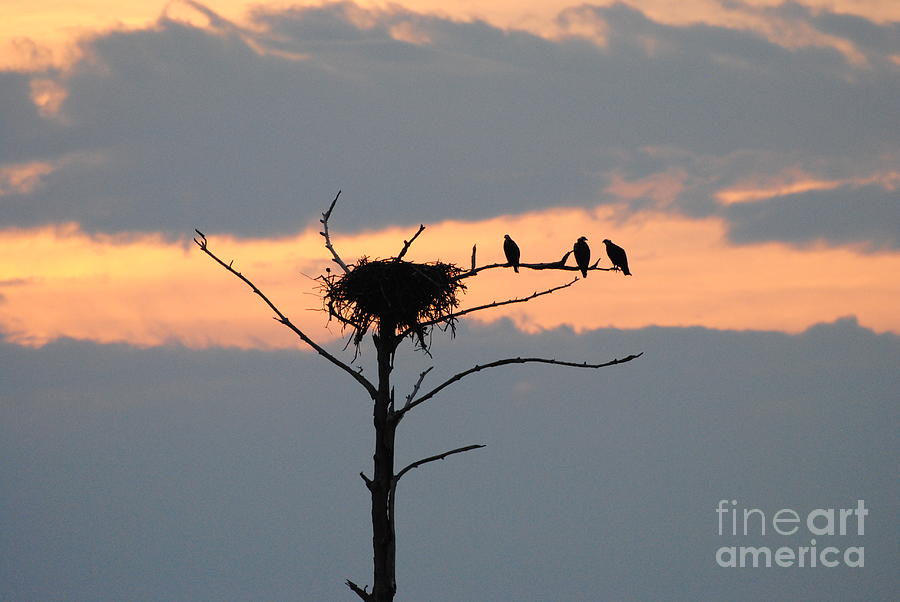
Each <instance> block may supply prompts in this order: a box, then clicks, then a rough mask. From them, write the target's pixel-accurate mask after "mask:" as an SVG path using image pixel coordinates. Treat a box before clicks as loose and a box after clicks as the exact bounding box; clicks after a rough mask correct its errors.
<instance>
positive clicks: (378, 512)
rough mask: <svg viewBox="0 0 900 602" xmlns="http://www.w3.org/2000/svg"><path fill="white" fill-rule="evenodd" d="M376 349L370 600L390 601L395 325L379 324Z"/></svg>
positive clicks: (392, 582)
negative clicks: (376, 390)
mask: <svg viewBox="0 0 900 602" xmlns="http://www.w3.org/2000/svg"><path fill="white" fill-rule="evenodd" d="M375 347H376V349H377V352H378V394H377V395H376V397H375V408H374V413H373V414H374V415H373V419H374V423H375V456H374V463H375V474H374V477H373V478H372V481H371V484H370V487H369V488H370V490H371V493H372V549H373V553H374V566H375V574H374V578H373V585H372V597H371V599H372V600H373V601H374V602H392V601H393V599H394V594H395V593H396V591H397V582H396V541H395V532H394V516H393V514H394V512H393V500H392V499H391V498H392V493H393V491H392V490H393V481H394V435H395V433H396V428H397V421H396V418H395V415H394V411H393V407H392V406H393V399H392V398H393V391H392V390H391V370H392V369H393V366H392V363H393V355H394V350H395V349H396V347H397V335H396V327H395V326H394V325H393V324H390V323H382V324H380V325H379V328H378V336H377V337H376V338H375Z"/></svg>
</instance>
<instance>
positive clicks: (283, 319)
mask: <svg viewBox="0 0 900 602" xmlns="http://www.w3.org/2000/svg"><path fill="white" fill-rule="evenodd" d="M333 206H334V204H333V203H332V207H333ZM329 211H330V209H329ZM195 232H196V233H197V234H198V235H199V236H200V238H199V239H197V238H195V239H194V242H195V243H197V246H198V247H200V250H201V251H203V252H204V253H206V254H207V255H209V256H210V257H212V258H213V259H214V260H215V262H216V263H218V264H219V265H220V266H222V267H223V268H225V269H226V270H228V271H229V272H231V273H232V274H234V275H235V276H237V277H238V278H239V279H240V280H242V281H243V282H244V284H246V285H247V286H249V287H250V288H251V290H253V292H254V293H256V294H257V295H259V297H260V299H262V300H263V301H264V302H265V303H266V305H268V306H269V308H270V309H271V310H272V311H273V312H275V315H276V316H277V317H276V318H275V320H276V321H277V322H280V323H281V324H284V325H285V326H287V327H288V328H289V329H291V331H292V332H293V333H294V334H296V335H297V336H298V337H300V339H301V340H303V342H304V343H306V344H307V345H309V346H310V347H312V348H313V349H314V350H315V351H316V353H318V354H319V355H321V356H322V357H324V358H325V359H327V360H328V361H329V362H331V363H332V364H334V365H335V366H337V367H338V368H340V369H341V370H343V371H344V372H346V373H347V374H349V375H350V376H352V377H353V378H354V379H355V380H356V381H357V382H358V383H359V384H361V385H362V386H363V388H365V390H366V391H367V392H368V393H369V396H371V397H372V399H375V396H376V395H377V394H378V390H377V389H376V388H375V385H373V384H372V383H370V382H369V380H368V379H367V378H366V377H364V376H363V375H362V374H360V373H359V372H357V371H356V370H354V369H353V368H351V367H350V366H348V365H347V364H345V363H344V362H342V361H341V360H339V359H338V358H336V357H334V356H333V355H331V354H330V353H329V352H328V351H327V350H326V349H325V348H324V347H322V346H321V345H319V344H318V343H316V342H315V341H314V340H312V339H311V338H309V336H308V335H307V334H306V333H305V332H303V331H302V330H300V329H299V328H297V326H295V325H294V323H293V322H291V321H290V319H289V318H288V317H287V316H286V315H284V314H283V313H281V310H280V309H278V308H277V307H276V306H275V304H274V303H272V301H271V300H270V299H269V298H268V297H267V296H266V295H265V293H263V292H262V291H261V290H259V288H258V287H257V286H256V285H255V284H253V283H252V282H251V281H250V280H249V279H248V278H247V277H246V276H244V275H243V274H241V273H240V272H238V271H237V270H235V269H234V268H233V267H232V263H233V262H229V263H225V262H224V261H222V260H221V259H219V257H218V256H217V255H216V254H215V253H213V252H212V251H210V250H209V244H208V242H207V240H206V236H205V235H204V234H203V233H202V232H200V230H195Z"/></svg>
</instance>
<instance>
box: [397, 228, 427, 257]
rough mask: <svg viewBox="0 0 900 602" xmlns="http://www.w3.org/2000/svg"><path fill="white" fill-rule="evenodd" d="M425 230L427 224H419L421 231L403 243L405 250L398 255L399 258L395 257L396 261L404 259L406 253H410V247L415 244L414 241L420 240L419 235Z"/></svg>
mask: <svg viewBox="0 0 900 602" xmlns="http://www.w3.org/2000/svg"><path fill="white" fill-rule="evenodd" d="M424 229H425V224H419V229H418V230H417V231H416V233H415V234H413V237H412V238H410V239H409V240H404V241H403V249H401V250H400V253H398V254H397V256H396V257H394V261H400V260H401V259H403V256H404V255H406V252H407V251H409V247H410V245H412V244H413V241H414V240H416V239H417V238H419V234H421V233H422V230H424Z"/></svg>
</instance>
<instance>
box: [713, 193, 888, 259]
mask: <svg viewBox="0 0 900 602" xmlns="http://www.w3.org/2000/svg"><path fill="white" fill-rule="evenodd" d="M857 213H858V214H863V215H865V216H866V219H864V220H854V219H850V218H851V217H852V216H853V215H854V214H857ZM726 214H727V216H728V221H729V224H730V226H729V232H728V234H729V238H730V239H731V240H733V241H735V242H740V243H747V242H759V241H779V240H788V241H792V242H798V243H810V242H815V241H817V240H825V241H827V242H830V243H836V244H843V243H852V242H858V241H867V243H868V247H869V249H870V250H884V249H886V248H890V249H897V248H900V198H898V195H897V192H896V191H887V190H885V189H883V188H882V187H880V186H863V187H859V188H855V187H841V188H837V189H834V190H827V191H813V192H805V193H799V194H792V195H785V196H777V197H774V198H772V199H767V200H766V201H763V202H756V203H746V204H739V205H732V206H730V207H729V208H728V210H727V213H726Z"/></svg>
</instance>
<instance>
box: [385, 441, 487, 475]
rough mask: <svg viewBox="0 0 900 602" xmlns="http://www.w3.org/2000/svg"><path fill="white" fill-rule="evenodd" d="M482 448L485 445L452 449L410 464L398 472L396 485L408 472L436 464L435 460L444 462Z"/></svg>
mask: <svg viewBox="0 0 900 602" xmlns="http://www.w3.org/2000/svg"><path fill="white" fill-rule="evenodd" d="M481 447H485V446H484V445H467V446H465V447H458V448H456V449H451V450H450V451H448V452H444V453H442V454H437V455H435V456H429V457H427V458H422V459H421V460H418V461H416V462H413V463H412V464H410V465H409V466H407V467H406V468H404V469H403V470H401V471H400V472H398V473H397V476H395V477H394V484H396V483H397V481H399V480H400V477H402V476H403V475H405V474H406V473H407V472H409V471H410V470H412V469H413V468H418V467H419V466H421V465H422V464H428V463H429V462H434V461H435V460H443V459H444V458H446V457H447V456H452V455H453V454H461V453H462V452H467V451H469V450H471V449H479V448H481Z"/></svg>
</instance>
